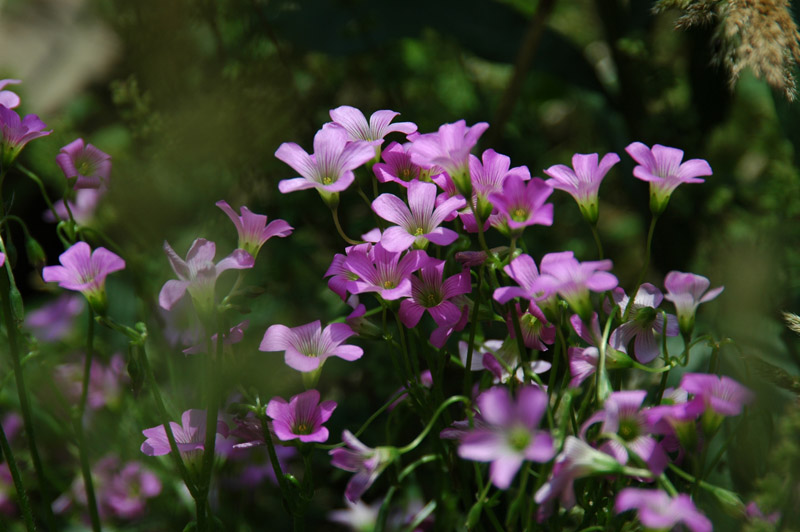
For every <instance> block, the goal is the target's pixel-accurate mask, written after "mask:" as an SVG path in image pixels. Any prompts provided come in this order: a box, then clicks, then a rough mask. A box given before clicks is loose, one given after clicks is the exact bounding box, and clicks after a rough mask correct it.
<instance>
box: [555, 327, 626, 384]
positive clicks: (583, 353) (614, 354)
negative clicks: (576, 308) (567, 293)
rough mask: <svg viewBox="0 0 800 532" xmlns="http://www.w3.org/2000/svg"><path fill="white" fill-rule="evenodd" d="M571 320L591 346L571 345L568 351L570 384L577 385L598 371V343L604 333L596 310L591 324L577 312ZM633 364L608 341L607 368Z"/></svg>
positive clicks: (582, 337) (578, 332)
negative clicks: (584, 320)
mask: <svg viewBox="0 0 800 532" xmlns="http://www.w3.org/2000/svg"><path fill="white" fill-rule="evenodd" d="M569 321H570V324H571V325H572V328H573V329H575V332H576V333H577V334H578V336H580V337H581V339H583V340H584V341H585V342H586V343H588V344H589V345H590V346H591V347H585V348H584V347H570V348H569V350H568V352H567V353H568V354H567V357H568V358H569V369H570V374H571V375H572V380H570V383H569V385H570V386H571V387H577V386H580V384H581V382H583V381H584V380H585V379H586V378H587V377H589V376H590V375H592V374H594V373H595V372H596V371H597V364H598V361H599V359H600V351H599V350H598V349H597V344H598V343H599V342H600V341H601V339H602V337H603V335H602V333H601V332H600V319H599V318H598V317H597V313H596V312H593V313H592V318H591V320H589V323H590V325H589V326H587V325H586V323H584V322H583V320H581V317H580V316H578V315H577V314H573V315H572V316H571V317H570V319H569ZM632 365H633V360H631V358H630V357H629V356H628V355H627V354H625V353H623V352H622V351H617V350H616V349H614V348H613V347H611V345H610V344H608V343H607V344H606V367H607V368H609V369H614V368H629V367H631V366H632Z"/></svg>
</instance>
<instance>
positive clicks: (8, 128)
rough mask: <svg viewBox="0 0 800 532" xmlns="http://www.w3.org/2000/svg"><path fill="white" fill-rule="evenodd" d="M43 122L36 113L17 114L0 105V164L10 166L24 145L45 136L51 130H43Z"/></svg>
mask: <svg viewBox="0 0 800 532" xmlns="http://www.w3.org/2000/svg"><path fill="white" fill-rule="evenodd" d="M46 127H47V125H45V123H44V122H42V121H41V120H39V117H38V116H36V115H26V116H25V118H22V119H20V117H19V115H18V114H17V113H16V112H14V111H12V110H11V109H8V108H7V107H5V106H3V105H0V165H1V166H2V168H5V169H7V168H8V167H10V166H11V165H12V164H13V162H14V160H15V159H16V158H17V156H18V155H19V153H20V152H21V151H22V149H23V148H24V147H25V145H26V144H27V143H28V142H30V141H32V140H34V139H38V138H39V137H46V136H47V135H49V134H50V133H52V132H53V131H52V130H50V131H44V128H46Z"/></svg>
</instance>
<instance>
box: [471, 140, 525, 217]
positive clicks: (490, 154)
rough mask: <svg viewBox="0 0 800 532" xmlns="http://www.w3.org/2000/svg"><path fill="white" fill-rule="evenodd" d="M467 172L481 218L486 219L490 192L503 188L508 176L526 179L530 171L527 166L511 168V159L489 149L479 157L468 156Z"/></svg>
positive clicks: (488, 212) (488, 210) (490, 210)
mask: <svg viewBox="0 0 800 532" xmlns="http://www.w3.org/2000/svg"><path fill="white" fill-rule="evenodd" d="M469 174H470V178H471V180H472V192H473V195H474V201H475V202H476V205H477V210H478V213H479V214H480V217H481V220H484V221H485V220H486V219H488V218H489V215H490V214H491V213H492V210H493V208H492V202H491V199H490V196H491V194H493V193H495V192H500V191H502V190H503V183H504V182H505V180H506V179H507V178H508V177H509V176H512V175H514V176H517V177H519V178H520V179H521V180H522V181H528V180H529V179H530V178H531V173H530V171H529V170H528V167H527V166H517V167H516V168H511V159H510V158H509V157H508V156H507V155H502V154H500V153H497V152H496V151H494V150H492V149H489V150H486V151H484V152H483V155H482V156H481V159H478V158H477V157H475V156H474V155H470V156H469Z"/></svg>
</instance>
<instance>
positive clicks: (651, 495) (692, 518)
mask: <svg viewBox="0 0 800 532" xmlns="http://www.w3.org/2000/svg"><path fill="white" fill-rule="evenodd" d="M614 508H615V510H616V512H617V513H622V512H625V511H628V510H638V511H639V521H640V522H641V523H642V524H643V525H644V526H646V527H647V528H648V529H655V530H668V529H672V528H673V527H674V526H676V525H678V524H683V525H684V526H686V527H687V528H688V529H689V530H691V531H692V532H711V530H712V526H711V521H709V520H708V518H707V517H706V516H704V515H703V514H702V513H700V512H699V511H698V510H697V507H695V505H694V503H693V502H692V499H691V497H689V496H688V495H686V494H685V493H679V494H678V495H676V496H675V497H670V496H669V495H667V494H666V493H665V492H663V491H661V490H644V489H638V488H625V489H624V490H622V491H621V492H619V495H617V500H616V502H615V503H614Z"/></svg>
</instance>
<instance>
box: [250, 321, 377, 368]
mask: <svg viewBox="0 0 800 532" xmlns="http://www.w3.org/2000/svg"><path fill="white" fill-rule="evenodd" d="M353 334H355V333H354V332H353V329H351V328H350V327H349V326H348V325H346V324H344V323H331V324H330V325H328V326H327V327H325V329H324V330H323V329H322V324H321V323H320V321H319V320H316V321H313V322H311V323H307V324H306V325H301V326H300V327H294V328H291V329H290V328H289V327H286V326H285V325H272V326H271V327H270V328H269V329H267V332H266V333H264V339H263V340H262V341H261V345H260V346H259V348H258V349H259V351H284V352H285V358H284V360H285V361H286V365H287V366H289V367H290V368H293V369H296V370H297V371H302V372H309V371H314V370H316V369H318V368H320V367H322V364H324V363H325V360H327V359H328V358H329V357H339V358H342V359H344V360H348V361H352V360H357V359H359V358H361V355H363V354H364V350H363V349H361V348H360V347H357V346H355V345H341V343H342V342H344V341H345V340H347V339H348V338H350V337H351V336H353Z"/></svg>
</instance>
